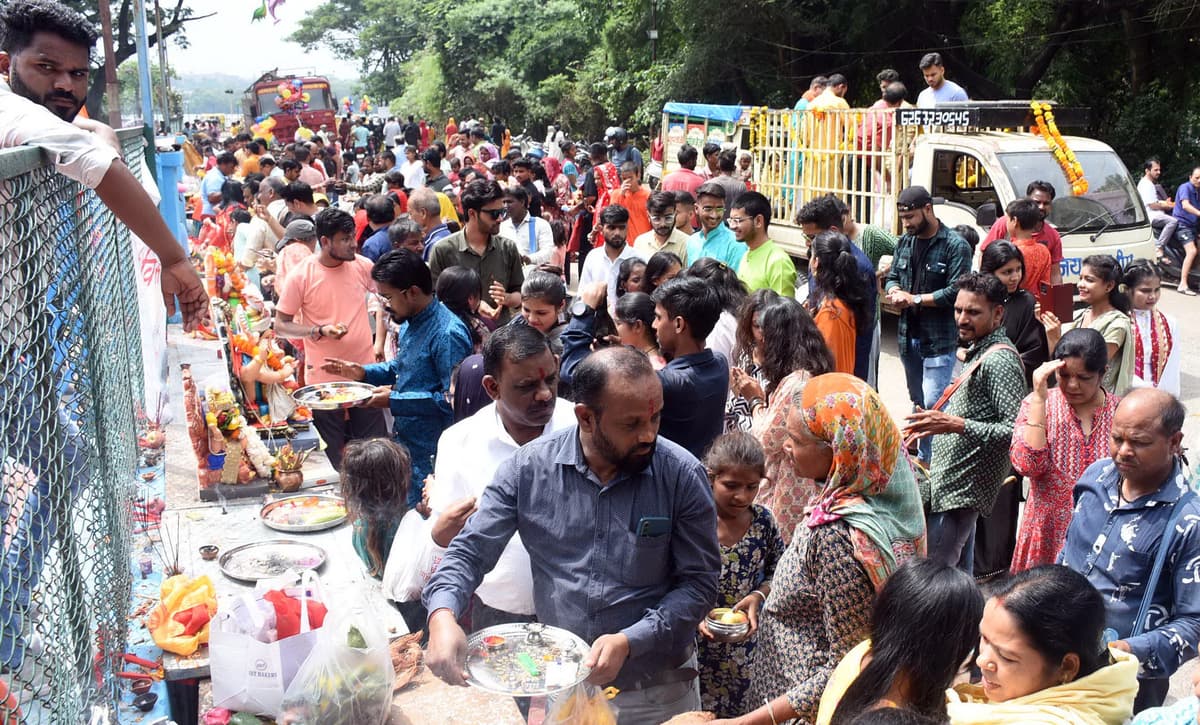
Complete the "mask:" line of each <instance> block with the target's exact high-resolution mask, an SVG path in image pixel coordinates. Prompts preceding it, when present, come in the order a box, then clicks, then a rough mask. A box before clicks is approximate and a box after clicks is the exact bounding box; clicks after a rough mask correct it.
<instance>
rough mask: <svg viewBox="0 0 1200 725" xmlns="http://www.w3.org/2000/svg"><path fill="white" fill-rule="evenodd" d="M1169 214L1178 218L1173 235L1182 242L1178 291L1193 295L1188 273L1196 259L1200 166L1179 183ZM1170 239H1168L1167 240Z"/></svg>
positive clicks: (1199, 203) (1199, 207)
mask: <svg viewBox="0 0 1200 725" xmlns="http://www.w3.org/2000/svg"><path fill="white" fill-rule="evenodd" d="M1171 216H1173V217H1175V218H1176V219H1178V220H1179V227H1178V228H1177V229H1176V231H1175V236H1176V237H1177V238H1178V239H1179V241H1180V242H1181V243H1182V244H1183V252H1184V258H1183V265H1182V266H1181V267H1180V269H1179V272H1180V274H1179V287H1178V289H1179V291H1180V292H1182V293H1183V294H1185V295H1194V294H1196V293H1195V292H1193V291H1192V289H1191V288H1190V287H1188V275H1189V274H1191V271H1192V263H1193V262H1195V261H1196V222H1197V220H1198V219H1200V166H1197V167H1196V168H1194V169H1192V175H1191V176H1190V177H1188V180H1187V181H1185V182H1183V183H1182V184H1180V185H1179V190H1178V191H1176V192H1175V208H1174V209H1173V210H1172V211H1171ZM1167 241H1170V240H1167Z"/></svg>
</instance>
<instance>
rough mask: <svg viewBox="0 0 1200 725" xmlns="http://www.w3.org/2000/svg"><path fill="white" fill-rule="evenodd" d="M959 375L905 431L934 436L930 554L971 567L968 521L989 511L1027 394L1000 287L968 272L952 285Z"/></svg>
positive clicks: (1004, 474) (971, 539) (972, 540)
mask: <svg viewBox="0 0 1200 725" xmlns="http://www.w3.org/2000/svg"><path fill="white" fill-rule="evenodd" d="M954 287H955V289H957V290H958V293H957V296H956V297H955V299H954V321H955V323H956V324H957V326H958V341H959V344H960V345H963V346H965V347H966V348H967V356H966V359H964V360H963V366H964V367H963V372H962V374H961V375H959V377H958V378H957V379H956V380H955V381H954V382H953V383H951V385H950V386H949V387H948V388H946V391H945V392H944V393H942V395H941V397H940V398H939V399H938V400H937V401H936V403H935V404H933V405H931V406H929V409H928V410H923V409H922V408H919V407H918V408H917V410H916V412H915V413H913V414H912V415H910V416H908V421H909V422H908V427H907V428H906V429H905V433H906V434H907V435H915V436H916V437H918V438H926V437H928V436H934V439H933V461H932V463H931V464H930V466H929V489H930V501H929V510H928V511H927V512H926V522H927V526H928V529H929V558H930V559H933V560H935V561H939V562H941V563H943V564H945V565H947V566H955V565H957V566H958V567H959V568H960V569H963V570H964V571H966V572H967V573H968V574H970V573H971V572H972V570H973V568H974V551H975V521H976V519H977V518H978V517H979V516H980V515H983V516H987V515H989V514H990V513H991V512H992V507H993V506H994V505H995V503H996V495H997V494H998V493H999V492H1000V484H1001V483H1003V482H1004V479H1005V478H1006V477H1007V476H1008V472H1009V468H1010V466H1009V461H1008V449H1009V445H1010V443H1011V441H1012V434H1013V423H1014V422H1016V419H1017V411H1018V410H1019V409H1020V407H1021V399H1022V398H1024V397H1025V394H1026V393H1027V392H1028V386H1027V385H1026V384H1025V367H1024V365H1022V364H1021V357H1020V355H1019V354H1018V353H1017V348H1016V347H1014V346H1013V344H1012V342H1010V341H1009V339H1008V335H1006V334H1005V331H1004V300H1005V298H1006V297H1007V291H1006V289H1005V287H1004V284H1003V283H1002V282H1001V281H1000V280H999V279H997V278H996V277H995V276H993V275H990V274H980V273H979V272H968V273H967V274H964V275H962V276H961V277H959V278H958V280H957V281H956V282H955V283H954Z"/></svg>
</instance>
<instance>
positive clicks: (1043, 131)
mask: <svg viewBox="0 0 1200 725" xmlns="http://www.w3.org/2000/svg"><path fill="white" fill-rule="evenodd" d="M1029 108H1030V109H1031V110H1032V111H1033V117H1034V120H1035V121H1036V123H1037V126H1036V127H1034V128H1033V129H1031V130H1032V131H1033V134H1034V135H1035V136H1041V137H1042V138H1044V139H1046V145H1047V146H1048V147H1049V148H1050V153H1052V154H1054V160H1055V161H1057V162H1058V165H1059V166H1060V167H1062V171H1063V175H1064V176H1066V177H1067V183H1068V184H1070V186H1071V193H1072V194H1073V195H1074V196H1082V195H1083V194H1086V193H1087V191H1088V182H1087V179H1085V178H1084V176H1083V165H1082V164H1080V163H1079V160H1078V159H1076V158H1075V152H1074V151H1072V150H1071V149H1070V148H1069V147H1068V146H1067V142H1066V141H1064V140H1063V137H1062V134H1061V133H1059V132H1058V124H1056V123H1055V122H1054V113H1053V112H1052V111H1051V106H1050V104H1049V103H1039V102H1038V101H1031V102H1030V103H1029Z"/></svg>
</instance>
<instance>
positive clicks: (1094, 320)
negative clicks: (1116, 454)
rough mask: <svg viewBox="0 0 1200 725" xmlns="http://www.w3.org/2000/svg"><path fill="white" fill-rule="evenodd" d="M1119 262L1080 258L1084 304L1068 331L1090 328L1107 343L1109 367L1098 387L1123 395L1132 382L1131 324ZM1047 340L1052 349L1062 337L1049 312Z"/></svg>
mask: <svg viewBox="0 0 1200 725" xmlns="http://www.w3.org/2000/svg"><path fill="white" fill-rule="evenodd" d="M1120 279H1121V265H1120V264H1119V263H1118V262H1117V260H1116V258H1115V257H1113V256H1112V255H1109V254H1093V255H1091V256H1090V257H1087V258H1085V259H1084V260H1083V266H1082V270H1081V271H1080V273H1079V298H1080V299H1081V300H1082V301H1083V303H1084V304H1086V305H1087V307H1085V308H1084V309H1082V310H1080V311H1079V312H1077V313H1075V319H1074V320H1072V321H1071V322H1070V323H1069V324H1068V325H1067V329H1068V330H1074V329H1076V328H1091V329H1093V330H1095V331H1096V332H1099V333H1100V334H1101V335H1103V336H1104V342H1105V343H1107V344H1108V367H1107V368H1105V370H1104V377H1103V378H1102V379H1101V381H1100V386H1101V387H1103V388H1104V390H1105V391H1107V392H1109V393H1111V394H1113V395H1116V396H1122V395H1125V393H1127V392H1129V386H1130V385H1131V384H1132V382H1133V363H1134V356H1133V348H1134V342H1133V327H1132V325H1131V324H1130V322H1129V309H1130V305H1129V298H1128V297H1126V296H1125V294H1124V293H1123V292H1121V291H1120V289H1119V285H1120ZM1042 321H1043V322H1044V323H1045V325H1046V340H1047V342H1048V343H1049V346H1050V349H1052V350H1053V349H1054V346H1055V344H1057V343H1058V339H1059V338H1060V337H1062V332H1063V330H1062V325H1061V324H1060V323H1059V319H1058V318H1057V317H1055V316H1054V314H1053V313H1051V312H1045V313H1043V315H1042Z"/></svg>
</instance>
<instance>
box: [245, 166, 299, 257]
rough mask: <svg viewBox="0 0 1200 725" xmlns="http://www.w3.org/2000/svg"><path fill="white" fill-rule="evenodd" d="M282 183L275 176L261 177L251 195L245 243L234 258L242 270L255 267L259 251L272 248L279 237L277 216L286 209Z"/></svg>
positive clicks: (279, 225) (280, 227)
mask: <svg viewBox="0 0 1200 725" xmlns="http://www.w3.org/2000/svg"><path fill="white" fill-rule="evenodd" d="M286 186H287V184H285V183H284V182H283V179H281V178H278V177H268V178H266V179H263V180H262V183H261V184H260V185H259V187H258V195H257V196H256V197H255V198H254V217H253V218H252V219H251V220H250V225H249V231H248V232H247V233H246V246H245V247H244V248H243V249H242V254H241V256H240V257H239V258H238V260H237V263H238V265H240V266H241V267H242V269H253V268H255V267H258V266H259V261H260V259H261V256H262V255H260V254H259V253H260V252H269V251H271V250H274V249H275V243H276V242H278V241H279V240H280V238H281V237H283V225H282V224H281V223H280V218H281V216H282V214H284V213H286V212H287V202H286V201H284V200H283V189H284V187H286Z"/></svg>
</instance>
